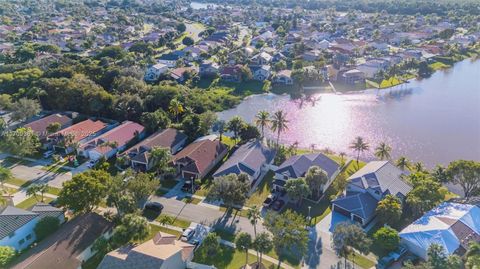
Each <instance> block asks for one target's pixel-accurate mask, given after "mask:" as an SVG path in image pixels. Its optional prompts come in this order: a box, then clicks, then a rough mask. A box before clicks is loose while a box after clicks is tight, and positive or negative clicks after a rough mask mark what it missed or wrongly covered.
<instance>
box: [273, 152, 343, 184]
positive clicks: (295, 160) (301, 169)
mask: <svg viewBox="0 0 480 269" xmlns="http://www.w3.org/2000/svg"><path fill="white" fill-rule="evenodd" d="M312 166H318V167H320V168H321V169H322V170H323V171H325V173H326V174H327V177H328V181H327V183H326V184H325V185H324V186H323V187H322V192H323V191H325V190H326V189H327V188H328V186H330V184H331V183H332V181H333V179H334V178H335V177H336V176H337V175H338V173H339V172H340V165H339V164H338V163H337V162H335V161H334V160H332V159H331V158H330V157H328V156H327V155H325V154H323V153H310V154H304V155H295V156H292V157H290V158H289V159H288V160H286V161H285V162H283V163H282V164H281V165H280V166H279V167H278V168H277V169H276V170H275V180H274V181H273V189H274V190H276V191H283V190H284V186H285V184H286V183H287V181H288V180H289V179H291V178H299V177H304V176H305V174H306V173H307V171H308V169H309V168H310V167H312Z"/></svg>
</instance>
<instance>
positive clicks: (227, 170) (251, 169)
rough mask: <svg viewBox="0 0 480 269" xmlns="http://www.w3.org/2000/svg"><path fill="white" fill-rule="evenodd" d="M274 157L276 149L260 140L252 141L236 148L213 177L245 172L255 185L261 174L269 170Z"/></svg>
mask: <svg viewBox="0 0 480 269" xmlns="http://www.w3.org/2000/svg"><path fill="white" fill-rule="evenodd" d="M274 157H275V150H273V149H270V148H268V147H267V146H265V145H264V144H263V143H262V142H261V141H260V140H255V141H250V142H247V143H245V144H243V145H241V146H240V147H239V148H238V149H237V150H235V152H234V153H233V154H232V155H231V156H230V157H229V158H228V160H227V161H226V162H225V163H223V164H222V166H220V168H218V170H217V171H216V172H215V173H214V174H213V177H214V178H217V177H221V176H226V175H228V174H237V175H239V174H240V173H245V174H247V175H248V178H249V179H250V183H251V184H252V186H253V185H254V184H255V182H256V181H257V180H258V179H260V176H262V175H263V174H264V173H265V172H266V171H268V170H269V168H270V164H271V163H272V161H273V159H274ZM260 180H261V179H260Z"/></svg>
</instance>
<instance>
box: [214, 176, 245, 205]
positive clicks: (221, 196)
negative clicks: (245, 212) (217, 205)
mask: <svg viewBox="0 0 480 269" xmlns="http://www.w3.org/2000/svg"><path fill="white" fill-rule="evenodd" d="M249 190H250V184H249V182H242V181H240V180H238V176H237V175H236V174H229V175H226V176H222V177H219V178H216V179H214V180H213V183H212V187H211V188H210V190H209V192H208V198H209V200H221V201H223V203H224V204H225V206H227V207H233V206H236V205H242V204H243V203H244V202H245V200H246V199H247V195H248V191H249Z"/></svg>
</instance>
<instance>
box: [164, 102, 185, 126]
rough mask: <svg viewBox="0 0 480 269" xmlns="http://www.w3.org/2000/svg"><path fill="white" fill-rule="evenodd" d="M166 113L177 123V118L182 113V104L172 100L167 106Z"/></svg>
mask: <svg viewBox="0 0 480 269" xmlns="http://www.w3.org/2000/svg"><path fill="white" fill-rule="evenodd" d="M168 111H169V112H170V114H172V116H173V117H174V118H175V121H176V122H177V123H178V116H180V115H181V114H182V113H183V112H184V111H185V109H184V107H183V104H182V103H181V102H180V101H178V99H172V100H171V101H170V105H169V106H168Z"/></svg>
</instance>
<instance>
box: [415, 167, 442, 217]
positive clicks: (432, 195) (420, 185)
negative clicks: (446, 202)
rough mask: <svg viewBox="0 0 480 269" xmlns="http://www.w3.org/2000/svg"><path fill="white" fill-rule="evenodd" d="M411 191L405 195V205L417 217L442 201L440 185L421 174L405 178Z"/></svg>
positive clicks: (426, 175) (428, 176)
mask: <svg viewBox="0 0 480 269" xmlns="http://www.w3.org/2000/svg"><path fill="white" fill-rule="evenodd" d="M407 180H408V181H409V182H411V183H412V184H413V189H412V190H411V191H410V192H409V193H408V194H407V199H406V201H407V205H408V206H409V207H410V210H411V212H412V213H414V215H416V216H419V215H422V214H424V213H425V212H427V211H428V210H430V209H432V208H434V207H435V206H437V205H438V204H439V203H440V202H441V201H443V198H444V194H443V193H442V190H441V187H442V185H441V184H440V183H438V182H436V181H435V180H433V179H432V178H431V176H430V175H428V174H426V173H422V172H417V173H413V174H410V175H409V176H408V178H407Z"/></svg>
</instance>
